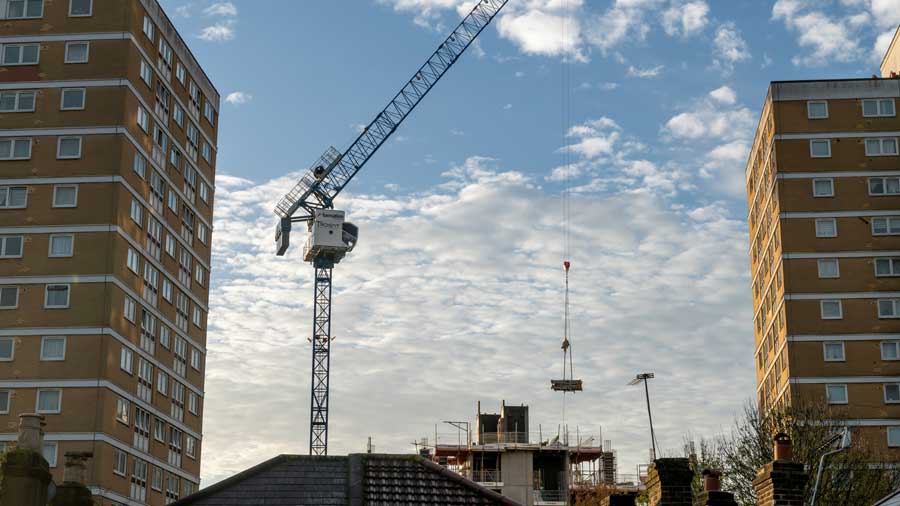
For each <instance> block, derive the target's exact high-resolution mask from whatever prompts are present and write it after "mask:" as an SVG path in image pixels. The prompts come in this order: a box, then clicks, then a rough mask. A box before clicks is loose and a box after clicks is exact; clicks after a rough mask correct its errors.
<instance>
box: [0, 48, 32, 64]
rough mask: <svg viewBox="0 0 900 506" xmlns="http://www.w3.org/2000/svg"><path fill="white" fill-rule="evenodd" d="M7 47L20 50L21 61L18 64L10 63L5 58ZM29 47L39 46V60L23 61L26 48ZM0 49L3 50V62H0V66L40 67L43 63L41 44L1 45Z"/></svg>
mask: <svg viewBox="0 0 900 506" xmlns="http://www.w3.org/2000/svg"><path fill="white" fill-rule="evenodd" d="M6 46H17V47H18V48H19V61H17V62H16V63H9V62H7V61H6V59H5V58H4V56H5V55H6ZM27 46H37V60H35V61H34V62H24V61H22V59H23V57H24V56H25V47H27ZM0 49H2V50H3V52H2V53H0V60H2V61H0V65H4V66H8V67H16V66H24V65H40V63H41V45H40V44H37V43H30V44H0Z"/></svg>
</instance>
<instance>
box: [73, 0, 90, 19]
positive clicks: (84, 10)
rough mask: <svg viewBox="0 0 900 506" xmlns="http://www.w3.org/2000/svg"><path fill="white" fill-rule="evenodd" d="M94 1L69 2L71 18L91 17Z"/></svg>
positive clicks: (79, 0)
mask: <svg viewBox="0 0 900 506" xmlns="http://www.w3.org/2000/svg"><path fill="white" fill-rule="evenodd" d="M92 3H93V1H92V0H69V16H73V17H75V16H90V15H91V11H92V5H91V4H92Z"/></svg>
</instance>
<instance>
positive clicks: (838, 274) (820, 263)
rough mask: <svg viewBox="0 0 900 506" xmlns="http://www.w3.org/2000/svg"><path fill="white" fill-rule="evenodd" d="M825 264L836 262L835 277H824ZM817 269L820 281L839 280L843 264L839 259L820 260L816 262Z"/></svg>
mask: <svg viewBox="0 0 900 506" xmlns="http://www.w3.org/2000/svg"><path fill="white" fill-rule="evenodd" d="M825 262H834V267H835V269H834V271H835V275H834V276H823V275H822V265H823V263H825ZM816 267H817V268H818V274H819V279H837V278H839V277H841V263H840V260H838V259H837V258H819V259H817V260H816Z"/></svg>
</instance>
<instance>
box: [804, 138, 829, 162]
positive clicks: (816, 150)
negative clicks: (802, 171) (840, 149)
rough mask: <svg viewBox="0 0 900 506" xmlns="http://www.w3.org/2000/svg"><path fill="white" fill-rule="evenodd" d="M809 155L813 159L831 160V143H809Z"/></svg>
mask: <svg viewBox="0 0 900 506" xmlns="http://www.w3.org/2000/svg"><path fill="white" fill-rule="evenodd" d="M809 154H810V156H812V157H813V158H830V157H831V141H829V140H827V139H826V140H821V139H819V140H811V141H809Z"/></svg>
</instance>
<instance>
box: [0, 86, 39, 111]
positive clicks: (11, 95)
mask: <svg viewBox="0 0 900 506" xmlns="http://www.w3.org/2000/svg"><path fill="white" fill-rule="evenodd" d="M0 112H34V92H33V91H4V92H0Z"/></svg>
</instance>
